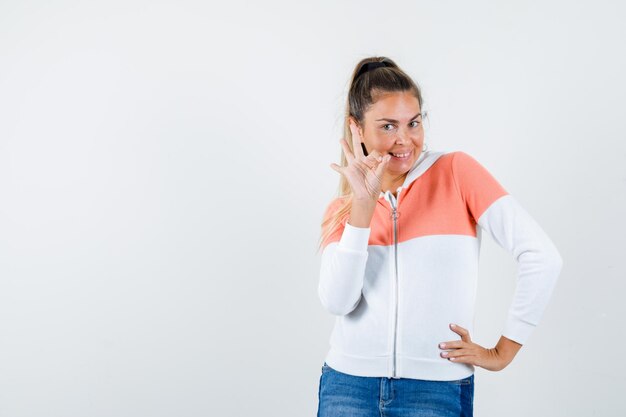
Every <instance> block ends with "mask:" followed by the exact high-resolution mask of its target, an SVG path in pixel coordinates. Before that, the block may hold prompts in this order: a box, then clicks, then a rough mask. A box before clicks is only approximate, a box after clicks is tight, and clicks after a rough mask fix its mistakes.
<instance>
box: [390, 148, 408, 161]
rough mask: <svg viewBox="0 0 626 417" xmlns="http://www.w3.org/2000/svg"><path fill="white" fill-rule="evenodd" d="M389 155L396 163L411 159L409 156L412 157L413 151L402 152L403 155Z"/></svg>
mask: <svg viewBox="0 0 626 417" xmlns="http://www.w3.org/2000/svg"><path fill="white" fill-rule="evenodd" d="M389 155H391V156H392V159H395V160H397V161H406V160H407V159H409V158H410V157H411V155H413V149H411V150H410V151H409V152H404V153H392V152H389Z"/></svg>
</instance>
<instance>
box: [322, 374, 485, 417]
mask: <svg viewBox="0 0 626 417" xmlns="http://www.w3.org/2000/svg"><path fill="white" fill-rule="evenodd" d="M318 398H319V405H318V410H317V417H357V416H358V417H400V416H402V417H413V416H415V417H417V416H424V417H425V416H428V417H453V416H454V417H472V416H473V414H474V375H473V374H472V375H470V376H468V377H467V378H463V379H459V380H456V381H428V380H424V379H412V378H399V379H393V378H386V377H365V376H355V375H349V374H345V373H343V372H339V371H337V370H335V369H333V368H331V367H330V366H328V364H326V362H324V365H323V366H322V375H321V377H320V385H319V393H318Z"/></svg>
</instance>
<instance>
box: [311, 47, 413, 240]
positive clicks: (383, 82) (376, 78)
mask: <svg viewBox="0 0 626 417" xmlns="http://www.w3.org/2000/svg"><path fill="white" fill-rule="evenodd" d="M371 62H384V63H385V64H386V65H385V66H384V67H378V68H374V69H372V70H369V71H366V72H364V73H362V74H360V75H359V76H358V77H357V74H359V71H360V70H361V69H362V67H363V66H364V65H365V64H368V63H371ZM405 91H408V92H411V93H413V95H415V97H416V98H417V100H418V102H419V105H420V108H422V93H421V90H420V88H419V86H418V85H417V83H415V82H414V81H413V80H412V79H411V77H409V76H408V75H407V74H406V73H405V72H404V71H402V70H401V69H400V67H398V65H397V64H396V63H395V62H394V61H392V60H391V59H389V58H387V57H384V56H380V57H378V56H376V57H369V58H364V59H362V60H361V61H359V63H357V65H356V66H355V67H354V70H353V71H352V76H351V78H350V88H349V90H348V97H347V100H346V107H345V115H344V127H343V137H344V139H345V140H346V142H348V147H349V148H350V150H351V151H352V152H354V149H353V148H352V132H351V131H350V117H352V118H354V119H355V120H356V121H357V123H358V124H359V125H360V126H363V124H364V121H365V120H364V119H365V113H366V112H367V110H368V109H369V108H370V106H372V105H373V104H374V103H375V102H376V101H377V99H378V97H379V96H380V95H381V94H383V93H388V92H405ZM347 165H348V160H347V159H346V155H345V154H344V152H343V148H342V149H341V166H347ZM337 198H339V199H340V200H339V201H337V199H335V200H333V201H332V202H331V204H330V205H329V206H328V207H327V209H326V212H325V213H324V217H323V219H322V224H321V235H320V240H319V245H318V251H319V250H320V249H322V248H323V247H324V246H325V244H326V241H327V240H328V239H329V238H330V237H331V235H332V234H333V233H334V232H335V231H336V230H337V229H338V227H339V226H340V225H342V224H344V225H345V223H346V221H347V220H348V217H349V215H350V209H351V207H352V189H351V188H350V183H348V181H347V180H346V178H345V177H344V176H343V175H340V178H339V187H338V196H337Z"/></svg>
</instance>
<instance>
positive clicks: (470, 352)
mask: <svg viewBox="0 0 626 417" xmlns="http://www.w3.org/2000/svg"><path fill="white" fill-rule="evenodd" d="M450 329H452V331H453V332H455V333H458V334H459V335H460V336H461V340H454V341H449V342H443V343H440V344H439V348H440V349H454V350H452V351H451V352H442V353H441V357H442V358H444V359H448V360H449V361H451V362H455V363H456V362H460V363H469V364H472V365H475V366H480V367H481V368H484V369H487V370H489V371H500V370H502V369H504V368H505V367H506V366H507V365H508V364H509V361H507V359H506V358H503V357H502V356H501V355H500V354H499V353H498V351H497V350H496V349H495V348H492V349H486V348H484V347H482V346H480V345H479V344H477V343H474V342H472V339H470V335H469V332H468V331H467V329H464V328H463V327H461V326H459V325H453V324H450Z"/></svg>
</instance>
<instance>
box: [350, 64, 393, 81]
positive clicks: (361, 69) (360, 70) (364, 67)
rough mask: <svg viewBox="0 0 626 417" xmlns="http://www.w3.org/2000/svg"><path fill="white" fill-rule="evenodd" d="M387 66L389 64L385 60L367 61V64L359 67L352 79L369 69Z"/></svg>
mask: <svg viewBox="0 0 626 417" xmlns="http://www.w3.org/2000/svg"><path fill="white" fill-rule="evenodd" d="M388 66H389V64H387V62H385V61H375V62H368V63H367V64H364V65H363V66H362V67H361V68H360V69H359V72H357V74H356V77H354V79H355V80H356V79H357V78H359V76H361V75H362V74H365V73H366V72H369V71H371V70H373V69H376V68H380V67H388Z"/></svg>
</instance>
